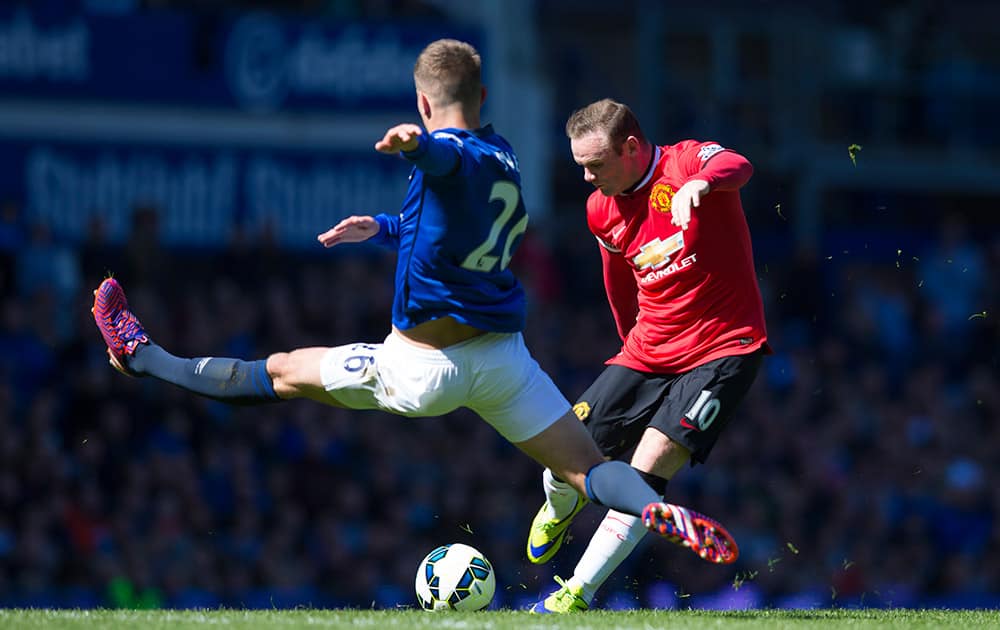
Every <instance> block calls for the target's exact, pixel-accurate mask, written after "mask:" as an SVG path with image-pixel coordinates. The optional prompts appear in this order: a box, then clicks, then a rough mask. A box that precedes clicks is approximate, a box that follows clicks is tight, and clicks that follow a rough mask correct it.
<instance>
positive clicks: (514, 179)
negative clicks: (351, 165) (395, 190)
mask: <svg viewBox="0 0 1000 630" xmlns="http://www.w3.org/2000/svg"><path fill="white" fill-rule="evenodd" d="M419 139H420V144H419V146H418V147H417V148H416V149H415V150H414V151H412V152H404V153H403V156H404V157H406V158H407V159H408V160H410V161H411V162H412V163H413V164H414V168H413V171H412V173H411V174H410V187H409V190H407V193H406V199H405V200H404V202H403V208H402V211H401V212H400V213H399V216H398V217H397V216H389V215H385V214H381V215H379V216H377V217H376V220H377V221H378V222H379V226H380V230H379V233H378V234H377V235H376V236H375V237H374V238H373V239H372V240H373V241H374V242H377V243H381V244H383V245H387V246H390V247H396V248H397V249H398V258H397V261H396V294H395V297H394V300H393V305H392V323H393V324H394V325H395V326H396V327H397V328H400V329H402V330H406V329H408V328H413V327H414V326H416V325H418V324H421V323H423V322H425V321H428V320H432V319H437V318H440V317H445V316H449V315H450V316H451V317H453V318H455V319H456V320H458V321H460V322H462V323H464V324H468V325H470V326H475V327H476V328H480V329H482V330H487V331H492V332H517V331H520V330H522V329H523V328H524V323H525V301H524V290H523V289H522V287H521V284H520V283H519V282H518V281H517V278H515V277H514V274H513V273H511V271H510V269H508V265H509V263H510V259H511V256H512V255H513V254H514V250H515V249H516V248H517V246H518V244H519V243H520V241H521V237H522V235H523V234H524V231H525V229H526V228H527V227H528V214H527V212H526V211H525V208H524V203H523V202H522V200H521V175H520V172H519V170H518V164H517V158H516V157H515V156H514V150H513V149H512V148H511V146H510V145H509V144H508V143H507V141H506V140H504V139H503V138H501V137H500V136H499V135H497V134H496V133H494V131H493V128H492V126H487V127H483V128H481V129H477V130H465V129H441V130H438V131H435V132H434V133H433V134H430V135H429V136H428V135H427V134H426V133H425V134H423V135H421V136H420V137H419Z"/></svg>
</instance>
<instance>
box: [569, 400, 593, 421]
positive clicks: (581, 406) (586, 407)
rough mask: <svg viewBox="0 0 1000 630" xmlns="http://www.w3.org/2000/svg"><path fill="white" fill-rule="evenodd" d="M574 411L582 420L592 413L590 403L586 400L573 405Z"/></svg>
mask: <svg viewBox="0 0 1000 630" xmlns="http://www.w3.org/2000/svg"><path fill="white" fill-rule="evenodd" d="M573 413H575V414H576V417H577V418H579V419H580V420H586V419H587V416H589V415H590V403H588V402H586V401H581V402H578V403H576V404H575V405H573Z"/></svg>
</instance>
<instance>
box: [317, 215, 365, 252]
mask: <svg viewBox="0 0 1000 630" xmlns="http://www.w3.org/2000/svg"><path fill="white" fill-rule="evenodd" d="M379 229H380V226H379V223H378V221H376V220H375V217H367V216H353V217H347V218H346V219H344V220H343V221H341V222H340V223H338V224H337V225H335V226H333V227H332V228H330V229H329V230H327V231H326V232H323V233H322V234H320V235H319V236H317V237H316V239H317V240H319V242H320V243H322V244H323V247H333V246H334V245H338V244H340V243H360V242H361V241H367V240H368V239H370V238H371V237H373V236H375V235H376V234H378V232H379Z"/></svg>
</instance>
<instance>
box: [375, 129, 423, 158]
mask: <svg viewBox="0 0 1000 630" xmlns="http://www.w3.org/2000/svg"><path fill="white" fill-rule="evenodd" d="M423 133H424V130H423V129H421V128H420V126H419V125H414V124H413V123H403V124H401V125H396V126H395V127H390V128H389V129H388V130H387V131H386V132H385V135H384V136H382V139H381V140H379V141H378V142H376V143H375V150H376V151H378V152H379V153H386V154H388V155H394V154H396V153H399V152H400V151H415V150H416V148H417V147H418V146H419V144H420V140H419V138H420V136H421V135H423Z"/></svg>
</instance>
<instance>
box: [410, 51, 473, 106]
mask: <svg viewBox="0 0 1000 630" xmlns="http://www.w3.org/2000/svg"><path fill="white" fill-rule="evenodd" d="M413 82H414V83H415V84H416V86H417V89H418V90H420V91H421V92H424V93H425V94H427V95H428V97H430V99H431V101H432V102H433V103H434V104H435V105H438V106H447V105H452V104H455V103H460V104H461V105H462V106H463V107H471V106H478V105H479V99H480V95H481V93H482V62H481V60H480V58H479V53H478V52H477V51H476V49H475V48H473V47H472V46H471V45H470V44H467V43H465V42H461V41H458V40H457V39H439V40H437V41H435V42H431V43H430V44H428V45H427V47H426V48H424V50H423V51H422V52H421V53H420V56H418V57H417V63H416V64H415V65H414V66H413Z"/></svg>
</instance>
